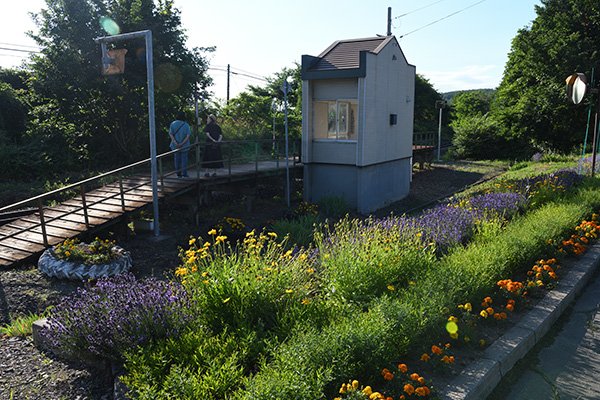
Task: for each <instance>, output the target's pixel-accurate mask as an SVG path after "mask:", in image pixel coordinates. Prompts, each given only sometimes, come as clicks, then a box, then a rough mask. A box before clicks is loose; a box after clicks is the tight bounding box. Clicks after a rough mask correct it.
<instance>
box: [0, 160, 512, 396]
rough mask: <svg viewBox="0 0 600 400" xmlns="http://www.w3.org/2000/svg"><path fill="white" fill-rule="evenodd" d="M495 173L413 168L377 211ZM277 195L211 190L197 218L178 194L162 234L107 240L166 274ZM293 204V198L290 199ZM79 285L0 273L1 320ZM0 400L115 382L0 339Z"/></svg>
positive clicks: (412, 206)
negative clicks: (397, 197) (184, 251)
mask: <svg viewBox="0 0 600 400" xmlns="http://www.w3.org/2000/svg"><path fill="white" fill-rule="evenodd" d="M499 172H500V171H499V170H498V169H497V168H495V167H491V166H487V167H486V166H482V165H473V164H469V163H456V164H436V165H433V166H429V167H428V168H426V169H424V170H421V171H419V170H416V171H415V174H414V176H413V181H412V184H411V190H410V194H409V196H408V197H406V198H405V199H403V200H401V201H399V202H397V203H394V204H392V205H390V206H389V207H386V208H385V209H383V210H380V211H378V212H377V213H376V214H375V215H376V216H379V217H383V216H385V215H388V214H389V213H390V212H393V213H394V214H395V215H401V214H403V213H408V212H414V211H415V210H418V209H420V208H424V207H427V206H430V205H433V204H435V203H436V202H437V201H439V200H440V199H443V198H444V197H447V196H450V195H452V194H453V193H455V192H457V191H460V190H462V189H464V188H466V187H468V186H470V185H474V184H476V183H478V182H481V181H484V180H487V179H489V178H491V177H493V176H495V175H497V174H498V173H499ZM282 197H283V196H282V195H281V193H279V190H278V189H277V188H276V187H275V188H274V187H273V186H268V185H267V186H265V187H259V193H258V195H257V196H255V197H252V198H248V197H247V196H243V195H241V194H237V195H231V194H226V193H216V194H214V195H213V197H212V198H211V199H210V202H209V204H207V205H205V206H203V207H202V208H201V209H200V210H199V212H198V213H197V215H194V213H193V212H192V208H191V206H190V205H189V203H190V201H187V202H186V200H185V199H182V200H181V201H179V202H177V203H171V204H168V205H166V206H165V207H162V208H161V221H162V222H161V236H160V237H159V238H155V237H154V236H153V235H151V234H150V233H137V234H131V231H130V230H129V229H127V228H126V227H125V226H121V227H120V228H119V227H113V232H106V235H105V237H112V238H114V239H116V240H117V241H118V243H119V244H120V245H121V246H122V247H124V248H125V249H127V250H129V251H130V252H131V253H132V258H133V268H132V272H133V273H134V274H135V275H136V276H137V277H138V278H140V277H147V276H155V277H158V278H165V277H167V278H168V277H169V276H170V274H172V273H173V271H174V269H175V267H176V266H177V265H178V262H179V258H178V252H179V250H178V248H179V247H183V246H186V245H187V241H188V239H189V237H190V236H199V235H204V236H205V235H206V232H207V231H208V230H209V229H210V228H211V227H213V226H214V225H215V224H216V223H217V222H218V221H219V220H221V219H222V218H223V217H225V216H228V217H235V218H240V219H242V221H244V223H245V224H246V225H247V226H249V227H250V228H257V229H262V228H263V227H265V226H268V225H269V223H270V222H271V221H273V220H276V219H279V218H282V217H285V216H286V215H289V214H290V210H289V209H287V207H286V206H285V204H284V201H283V200H282ZM298 201H299V199H295V201H294V203H296V204H297V202H298ZM191 202H193V201H191ZM186 203H187V204H186ZM293 205H294V204H293ZM293 205H292V206H293ZM80 286H81V283H76V282H65V281H59V280H56V279H51V278H48V277H46V276H44V275H42V274H41V273H40V272H38V270H37V268H36V265H35V264H33V263H31V264H26V265H21V266H19V267H14V268H10V269H5V270H0V325H4V324H7V323H8V322H10V321H11V320H13V319H14V318H16V317H18V316H22V315H28V314H30V313H41V312H43V311H44V310H45V309H46V308H47V307H48V306H51V305H55V304H57V303H58V302H59V301H60V299H61V298H62V297H63V296H65V295H68V294H70V293H72V292H73V291H74V290H76V289H77V288H78V287H80ZM0 398H1V399H14V400H18V399H111V398H112V382H111V380H110V377H107V376H105V375H103V374H99V373H97V372H95V371H89V370H87V369H86V368H85V367H83V366H81V365H72V364H66V363H64V362H62V361H60V360H58V359H55V358H53V357H52V356H51V355H48V354H44V353H41V352H40V351H38V349H37V348H36V347H35V346H34V345H33V343H32V340H31V338H29V337H27V338H8V337H3V338H2V337H0Z"/></svg>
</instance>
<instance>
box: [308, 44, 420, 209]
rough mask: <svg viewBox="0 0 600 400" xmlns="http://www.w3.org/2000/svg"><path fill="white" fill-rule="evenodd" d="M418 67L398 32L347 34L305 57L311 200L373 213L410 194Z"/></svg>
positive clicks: (309, 195)
mask: <svg viewBox="0 0 600 400" xmlns="http://www.w3.org/2000/svg"><path fill="white" fill-rule="evenodd" d="M414 95H415V66H414V65H411V64H409V63H408V62H407V60H406V58H405V56H404V54H403V52H402V49H401V48H400V45H399V43H398V41H397V40H396V38H395V37H394V36H386V37H372V38H364V39H351V40H340V41H337V42H335V43H333V44H332V45H331V46H329V47H328V48H327V49H325V50H324V51H323V52H322V53H321V54H320V55H319V56H317V57H313V56H309V55H303V56H302V162H303V164H304V199H305V200H306V201H310V202H318V201H319V200H320V199H322V198H324V197H328V196H336V197H342V198H344V199H345V200H346V202H347V203H348V205H350V206H351V207H353V208H355V209H356V210H357V211H358V212H360V213H362V214H368V213H370V212H372V211H375V210H377V209H379V208H382V207H384V206H386V205H388V204H390V203H392V202H394V201H397V200H400V199H402V198H403V197H405V196H407V195H408V191H409V188H410V181H411V174H412V161H411V157H412V144H413V143H412V140H413V111H414Z"/></svg>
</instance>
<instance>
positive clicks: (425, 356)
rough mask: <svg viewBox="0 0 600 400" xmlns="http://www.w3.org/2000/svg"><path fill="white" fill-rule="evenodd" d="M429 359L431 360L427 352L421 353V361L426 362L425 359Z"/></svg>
mask: <svg viewBox="0 0 600 400" xmlns="http://www.w3.org/2000/svg"><path fill="white" fill-rule="evenodd" d="M429 360H431V357H429V354H427V353H423V354H422V355H421V361H424V362H427V361H429Z"/></svg>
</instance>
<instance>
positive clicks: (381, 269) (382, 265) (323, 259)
mask: <svg viewBox="0 0 600 400" xmlns="http://www.w3.org/2000/svg"><path fill="white" fill-rule="evenodd" d="M325 229H326V231H325V232H318V233H316V234H315V242H316V247H317V248H318V249H319V253H320V256H319V257H320V259H319V262H320V264H321V266H320V268H321V269H322V274H323V285H324V286H325V288H324V290H326V291H327V293H328V296H330V297H332V298H333V299H336V300H337V301H341V302H342V303H344V302H347V301H350V302H353V303H357V304H362V305H364V304H366V303H368V302H369V301H370V300H371V299H373V298H376V297H379V296H381V295H382V294H384V293H391V292H394V291H396V290H401V289H402V288H404V287H406V286H407V285H408V283H409V282H410V281H411V280H414V279H416V278H417V277H418V276H419V275H420V274H422V273H423V272H424V271H426V270H427V269H429V268H431V266H432V265H433V262H434V259H435V257H434V254H433V252H425V251H423V248H422V246H420V244H419V243H420V242H418V238H417V236H416V232H413V233H411V232H402V231H401V230H400V229H393V228H392V229H390V228H389V227H387V226H386V224H385V223H380V222H378V221H372V220H367V221H365V222H361V221H359V220H356V219H349V218H344V219H342V220H340V221H339V222H337V223H336V224H335V226H334V228H333V231H331V232H330V231H328V230H327V228H325ZM411 235H412V237H411Z"/></svg>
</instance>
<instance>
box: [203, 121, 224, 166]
mask: <svg viewBox="0 0 600 400" xmlns="http://www.w3.org/2000/svg"><path fill="white" fill-rule="evenodd" d="M204 133H206V147H205V148H204V158H203V160H202V167H203V168H206V173H205V174H204V176H206V177H209V176H210V173H209V171H208V170H209V169H212V170H213V173H212V176H217V168H223V155H222V154H221V140H223V131H221V127H220V126H219V125H217V117H215V116H214V115H213V114H210V115H209V116H208V118H207V119H206V127H205V128H204Z"/></svg>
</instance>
